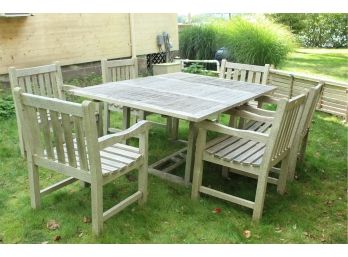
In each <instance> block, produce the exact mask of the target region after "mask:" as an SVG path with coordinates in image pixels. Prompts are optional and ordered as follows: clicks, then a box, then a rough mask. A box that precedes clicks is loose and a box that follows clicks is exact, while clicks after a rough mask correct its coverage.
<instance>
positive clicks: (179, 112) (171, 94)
mask: <svg viewBox="0 0 348 257" xmlns="http://www.w3.org/2000/svg"><path fill="white" fill-rule="evenodd" d="M274 89H275V88H273V87H269V86H260V85H257V84H251V83H247V82H240V81H231V80H224V79H219V78H213V77H207V76H201V75H196V74H187V73H180V72H179V73H171V74H165V75H159V76H153V77H144V78H139V79H132V80H126V81H119V82H112V83H104V84H102V85H97V86H91V87H86V88H79V89H73V90H71V91H70V92H71V93H72V94H75V95H79V96H84V97H87V98H91V99H94V100H100V101H103V102H107V103H111V104H115V105H118V106H127V107H130V108H134V109H140V110H145V111H147V112H150V113H159V114H162V115H167V116H170V117H175V118H179V119H184V120H190V121H194V122H197V121H202V120H204V119H206V118H209V117H210V116H212V115H214V114H218V113H221V112H223V111H226V110H229V109H231V108H233V107H236V106H239V105H241V104H243V103H246V102H248V101H249V100H252V99H254V98H255V97H258V96H261V95H264V94H267V93H270V92H272V91H273V90H274Z"/></svg>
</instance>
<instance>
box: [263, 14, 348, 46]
mask: <svg viewBox="0 0 348 257" xmlns="http://www.w3.org/2000/svg"><path fill="white" fill-rule="evenodd" d="M267 16H268V17H270V18H271V19H273V20H274V21H275V22H278V23H281V24H284V25H286V26H288V27H289V28H290V29H291V31H292V32H293V33H294V34H296V35H297V36H298V38H299V41H300V42H301V44H302V45H303V46H306V47H335V48H341V47H347V46H348V23H347V21H348V15H347V14H346V13H320V14H319V13H272V14H268V15H267Z"/></svg>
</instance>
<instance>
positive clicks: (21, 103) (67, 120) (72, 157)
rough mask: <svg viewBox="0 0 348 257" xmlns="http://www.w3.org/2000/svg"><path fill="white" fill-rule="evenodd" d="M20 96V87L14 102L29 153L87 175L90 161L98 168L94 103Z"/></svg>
mask: <svg viewBox="0 0 348 257" xmlns="http://www.w3.org/2000/svg"><path fill="white" fill-rule="evenodd" d="M21 92H22V89H20V88H19V87H17V88H16V91H15V101H16V105H17V106H18V113H19V117H20V119H21V123H22V126H23V131H24V140H25V143H26V145H27V148H28V149H29V152H30V153H32V154H35V155H37V156H39V157H40V158H45V159H47V160H48V161H52V162H59V163H62V164H65V165H69V166H71V167H73V168H78V169H81V170H84V171H89V168H90V167H91V165H90V163H89V161H90V160H92V161H94V165H93V167H96V165H95V163H96V161H95V160H97V159H98V158H99V159H100V155H99V151H95V148H96V147H95V146H96V145H97V143H98V133H97V128H96V120H95V115H94V110H95V105H94V103H92V102H90V101H85V102H84V103H83V104H82V105H81V104H77V103H72V102H67V101H64V100H60V99H56V98H48V97H44V96H36V95H32V94H29V93H21ZM93 108H94V109H93ZM86 110H87V111H86ZM86 113H87V114H88V115H87V114H86ZM86 124H89V126H86ZM91 124H93V126H95V128H93V126H92V125H91ZM91 127H92V129H91ZM89 137H90V139H88V138H89ZM88 142H93V146H89V144H88ZM91 156H93V158H90V157H91ZM97 165H98V163H97Z"/></svg>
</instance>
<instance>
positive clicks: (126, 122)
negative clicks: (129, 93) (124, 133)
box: [122, 106, 130, 129]
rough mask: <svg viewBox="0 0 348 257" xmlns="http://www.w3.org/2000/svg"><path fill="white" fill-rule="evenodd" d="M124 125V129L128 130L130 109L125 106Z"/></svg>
mask: <svg viewBox="0 0 348 257" xmlns="http://www.w3.org/2000/svg"><path fill="white" fill-rule="evenodd" d="M122 122H123V125H122V129H127V128H129V127H130V108H129V107H125V106H123V120H122Z"/></svg>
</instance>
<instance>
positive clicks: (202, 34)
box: [179, 25, 217, 60]
mask: <svg viewBox="0 0 348 257" xmlns="http://www.w3.org/2000/svg"><path fill="white" fill-rule="evenodd" d="M216 38H217V34H216V31H215V28H214V27H212V26H211V25H193V26H191V27H188V28H185V29H184V30H183V31H181V32H180V36H179V48H180V56H181V57H182V58H185V59H191V60H195V59H198V60H211V59H214V54H215V52H216V50H217V42H216Z"/></svg>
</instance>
